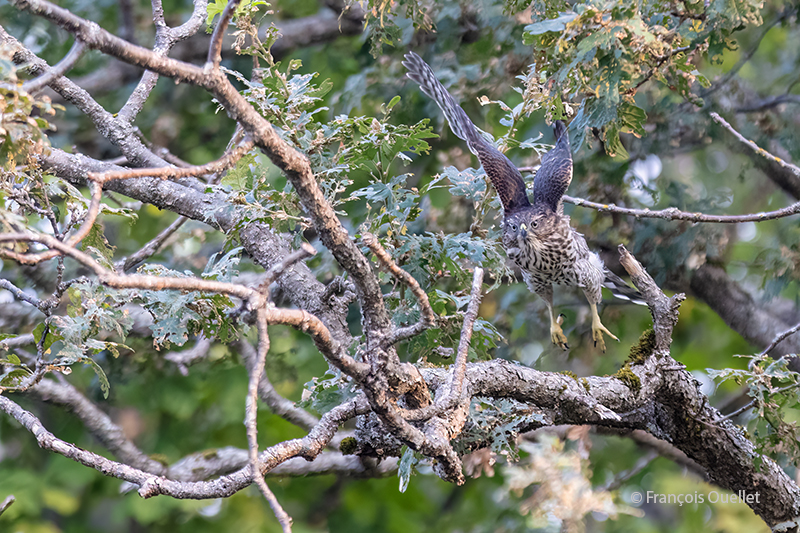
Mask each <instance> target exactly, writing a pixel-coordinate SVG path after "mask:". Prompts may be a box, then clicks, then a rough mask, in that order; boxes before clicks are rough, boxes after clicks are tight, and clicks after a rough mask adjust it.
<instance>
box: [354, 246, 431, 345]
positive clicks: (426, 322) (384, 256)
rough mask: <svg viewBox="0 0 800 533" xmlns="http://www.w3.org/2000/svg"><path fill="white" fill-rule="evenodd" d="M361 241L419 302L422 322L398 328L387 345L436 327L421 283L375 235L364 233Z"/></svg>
mask: <svg viewBox="0 0 800 533" xmlns="http://www.w3.org/2000/svg"><path fill="white" fill-rule="evenodd" d="M361 240H362V241H363V243H364V244H366V245H367V248H369V249H370V250H372V253H374V254H375V257H377V258H378V261H380V263H381V264H382V265H383V266H384V268H386V270H388V271H389V272H390V273H391V274H392V275H393V276H394V277H396V278H397V279H399V280H400V281H401V282H402V283H403V284H404V285H405V286H406V287H408V288H409V290H410V291H411V292H412V293H413V294H414V296H416V298H417V301H418V302H419V307H420V314H421V315H422V316H421V317H420V320H419V321H418V322H417V323H416V324H414V325H412V326H407V327H404V328H397V329H396V330H395V331H394V333H393V334H392V335H391V336H390V337H388V339H387V341H386V344H387V345H391V344H395V343H397V342H400V341H402V340H404V339H408V338H409V337H413V336H415V335H419V334H420V333H422V332H423V331H425V330H426V329H428V328H430V327H432V326H434V325H436V313H434V312H433V308H432V307H431V303H430V301H429V300H428V295H427V294H426V293H425V291H424V290H422V287H420V285H419V282H417V280H415V279H414V277H413V276H412V275H411V274H409V273H408V272H406V271H405V270H403V269H402V268H400V267H399V266H398V265H397V263H395V262H394V259H392V256H390V255H389V253H388V252H387V251H386V250H385V249H384V248H383V246H381V243H380V242H379V241H378V239H377V238H376V237H375V236H374V235H372V234H371V233H364V234H363V236H362V238H361Z"/></svg>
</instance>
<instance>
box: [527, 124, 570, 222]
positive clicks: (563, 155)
mask: <svg viewBox="0 0 800 533" xmlns="http://www.w3.org/2000/svg"><path fill="white" fill-rule="evenodd" d="M553 130H554V131H555V134H556V145H555V146H554V147H553V149H552V150H550V151H549V152H547V153H546V154H544V155H543V156H542V166H541V167H539V171H538V172H536V177H534V179H533V203H534V205H540V204H543V205H546V206H548V207H550V208H551V209H553V211H558V204H559V202H561V197H562V196H564V193H565V192H567V187H569V183H570V182H571V181H572V151H571V150H570V147H569V134H568V133H567V127H566V126H565V125H564V123H563V122H561V121H560V120H557V121H556V122H555V124H553Z"/></svg>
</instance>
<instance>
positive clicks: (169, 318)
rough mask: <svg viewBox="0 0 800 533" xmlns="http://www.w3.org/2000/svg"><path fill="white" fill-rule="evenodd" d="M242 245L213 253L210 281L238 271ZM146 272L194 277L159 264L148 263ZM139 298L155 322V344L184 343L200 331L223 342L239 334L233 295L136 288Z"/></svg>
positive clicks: (205, 275) (208, 270) (206, 274)
mask: <svg viewBox="0 0 800 533" xmlns="http://www.w3.org/2000/svg"><path fill="white" fill-rule="evenodd" d="M240 253H241V248H234V249H233V250H230V251H229V252H227V253H226V254H225V255H222V256H221V257H218V255H220V254H215V255H213V256H212V257H211V259H210V260H209V262H208V265H207V266H206V269H205V271H204V272H203V274H202V277H203V278H204V279H207V280H210V281H223V282H229V281H231V278H232V277H233V276H235V275H236V274H237V273H238V270H237V268H236V265H238V263H239V254H240ZM140 272H141V273H143V274H148V275H151V276H160V277H177V278H191V277H194V275H193V274H191V273H186V272H177V271H174V270H171V269H168V268H165V267H163V266H159V265H146V266H144V267H142V268H141V269H140ZM133 298H134V299H135V301H137V302H139V303H141V305H142V306H143V307H144V308H145V309H146V310H147V311H149V312H150V314H151V315H152V316H153V320H154V323H153V325H151V326H150V329H151V330H152V332H153V345H154V346H155V347H156V348H157V349H160V348H162V347H170V346H173V345H174V346H183V344H184V343H185V342H186V341H187V340H189V335H195V334H198V333H200V332H202V333H203V335H205V336H206V337H207V338H214V339H218V340H220V341H221V342H232V341H234V340H236V339H237V338H238V336H239V331H238V329H237V323H236V319H235V318H234V317H232V316H231V315H230V314H229V311H231V310H232V308H233V307H234V304H233V302H232V301H231V299H230V297H228V296H225V295H223V294H218V293H205V292H200V291H189V292H182V291H176V290H136V291H134V292H133Z"/></svg>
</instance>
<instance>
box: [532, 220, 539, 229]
mask: <svg viewBox="0 0 800 533" xmlns="http://www.w3.org/2000/svg"><path fill="white" fill-rule="evenodd" d="M531 226H533V227H534V228H538V227H539V221H538V220H532V221H531Z"/></svg>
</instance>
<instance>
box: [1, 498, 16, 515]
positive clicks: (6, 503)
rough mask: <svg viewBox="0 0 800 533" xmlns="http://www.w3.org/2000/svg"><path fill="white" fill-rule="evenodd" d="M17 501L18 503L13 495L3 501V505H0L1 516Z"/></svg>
mask: <svg viewBox="0 0 800 533" xmlns="http://www.w3.org/2000/svg"><path fill="white" fill-rule="evenodd" d="M15 501H17V499H16V498H15V497H14V495H13V494H11V495H9V496H8V497H7V498H6V499H5V500H3V503H0V515H2V514H3V513H4V512H6V509H8V508H9V507H11V504H12V503H14V502H15Z"/></svg>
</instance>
